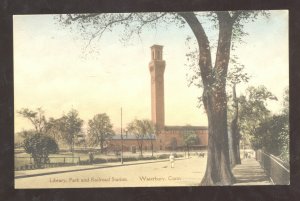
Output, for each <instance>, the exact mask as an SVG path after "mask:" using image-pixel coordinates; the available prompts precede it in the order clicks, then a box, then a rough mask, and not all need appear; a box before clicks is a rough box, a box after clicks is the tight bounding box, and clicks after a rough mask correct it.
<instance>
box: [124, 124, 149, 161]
mask: <svg viewBox="0 0 300 201" xmlns="http://www.w3.org/2000/svg"><path fill="white" fill-rule="evenodd" d="M127 129H128V132H129V133H132V134H134V135H135V137H136V140H137V144H138V148H139V150H140V155H141V156H143V142H144V139H147V137H149V136H151V135H153V134H154V126H153V124H152V122H151V121H150V120H147V119H142V120H139V119H135V120H133V121H132V122H130V123H129V124H128V126H127Z"/></svg>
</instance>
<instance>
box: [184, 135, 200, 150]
mask: <svg viewBox="0 0 300 201" xmlns="http://www.w3.org/2000/svg"><path fill="white" fill-rule="evenodd" d="M198 140H199V139H198V137H197V135H196V133H195V132H194V131H192V130H187V131H185V132H184V133H183V142H184V145H185V146H186V149H187V151H188V154H189V151H190V147H191V146H192V145H195V144H197V143H198Z"/></svg>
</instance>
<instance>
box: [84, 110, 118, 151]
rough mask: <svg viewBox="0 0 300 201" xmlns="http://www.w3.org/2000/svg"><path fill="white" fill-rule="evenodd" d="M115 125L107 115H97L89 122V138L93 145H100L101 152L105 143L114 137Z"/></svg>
mask: <svg viewBox="0 0 300 201" xmlns="http://www.w3.org/2000/svg"><path fill="white" fill-rule="evenodd" d="M112 128H113V125H112V123H111V122H110V118H109V116H108V115H107V114H106V113H102V114H96V115H95V116H94V117H93V119H91V120H89V122H88V131H87V132H88V138H89V142H90V144H91V145H100V148H101V152H102V151H103V148H104V143H105V142H106V141H107V140H108V139H110V138H111V137H112V136H113V135H114V131H113V130H112Z"/></svg>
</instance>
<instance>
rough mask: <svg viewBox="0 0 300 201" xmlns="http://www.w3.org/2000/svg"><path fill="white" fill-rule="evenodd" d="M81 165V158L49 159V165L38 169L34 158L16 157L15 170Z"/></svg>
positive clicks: (45, 164) (43, 165)
mask: <svg viewBox="0 0 300 201" xmlns="http://www.w3.org/2000/svg"><path fill="white" fill-rule="evenodd" d="M76 164H80V157H49V161H48V162H47V163H43V164H41V166H40V167H38V166H37V165H36V164H34V160H33V158H32V157H15V170H31V169H38V168H48V167H61V166H69V165H76Z"/></svg>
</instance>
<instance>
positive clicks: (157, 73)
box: [108, 45, 208, 151]
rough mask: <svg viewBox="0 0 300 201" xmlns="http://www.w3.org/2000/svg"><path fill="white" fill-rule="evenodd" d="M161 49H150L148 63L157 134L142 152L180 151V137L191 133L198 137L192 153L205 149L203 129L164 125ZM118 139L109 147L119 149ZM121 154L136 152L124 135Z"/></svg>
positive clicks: (131, 137)
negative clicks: (122, 152)
mask: <svg viewBox="0 0 300 201" xmlns="http://www.w3.org/2000/svg"><path fill="white" fill-rule="evenodd" d="M162 50H163V46H160V45H153V46H152V47H151V61H150V63H149V71H150V75H151V118H152V122H153V123H154V124H155V125H156V128H157V132H156V133H155V134H154V135H153V136H152V137H151V139H150V138H149V137H148V138H145V139H143V150H151V142H153V148H154V150H155V151H158V150H182V149H184V139H183V134H184V133H185V132H190V131H192V132H193V133H195V134H196V135H197V144H196V145H193V146H192V148H194V149H205V148H206V147H207V144H208V130H207V127H206V126H167V125H165V103H164V71H165V66H166V62H165V61H164V60H163V57H162V55H163V54H162ZM121 141H122V139H121V135H116V136H114V137H113V138H112V139H111V140H109V142H108V147H110V148H113V147H120V145H121ZM123 150H124V151H135V150H138V142H137V139H136V137H135V136H134V135H127V136H126V135H123Z"/></svg>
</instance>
